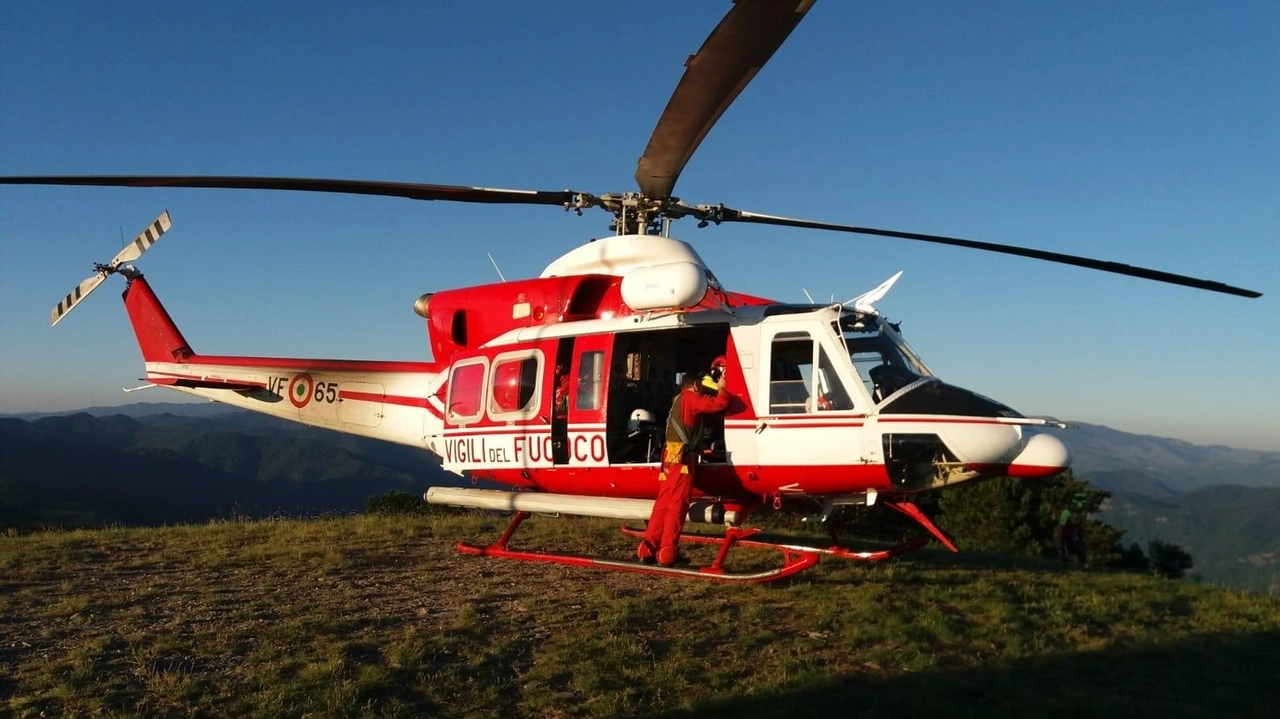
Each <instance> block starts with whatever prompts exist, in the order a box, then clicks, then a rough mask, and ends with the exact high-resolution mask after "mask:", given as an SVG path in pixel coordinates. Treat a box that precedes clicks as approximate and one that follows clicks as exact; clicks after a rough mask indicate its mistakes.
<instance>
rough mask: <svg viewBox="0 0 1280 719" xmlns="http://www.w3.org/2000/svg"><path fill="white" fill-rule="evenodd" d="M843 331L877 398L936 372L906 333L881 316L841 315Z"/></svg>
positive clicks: (862, 375) (860, 372)
mask: <svg viewBox="0 0 1280 719" xmlns="http://www.w3.org/2000/svg"><path fill="white" fill-rule="evenodd" d="M840 335H841V337H842V338H843V339H844V344H845V347H846V348H847V349H848V350H849V359H850V360H852V361H853V366H854V368H855V369H857V370H858V376H859V377H860V378H861V379H862V383H863V384H864V385H866V387H867V393H868V394H869V395H871V397H872V399H874V400H875V401H876V402H880V401H882V400H884V398H886V397H888V396H889V395H891V394H893V393H894V392H896V391H898V390H899V389H902V388H903V387H905V386H907V385H909V384H911V383H912V382H915V381H916V380H919V379H921V378H924V377H933V376H934V375H933V372H931V371H929V368H928V367H926V366H925V364H924V362H922V361H920V358H919V357H917V356H916V354H915V352H913V351H912V350H911V348H910V347H908V346H907V343H906V341H904V340H903V339H902V335H900V334H898V332H897V330H896V329H894V327H893V326H892V325H890V324H889V323H887V322H884V321H883V320H882V319H881V318H879V317H867V316H865V315H854V314H850V315H845V316H843V317H841V318H840Z"/></svg>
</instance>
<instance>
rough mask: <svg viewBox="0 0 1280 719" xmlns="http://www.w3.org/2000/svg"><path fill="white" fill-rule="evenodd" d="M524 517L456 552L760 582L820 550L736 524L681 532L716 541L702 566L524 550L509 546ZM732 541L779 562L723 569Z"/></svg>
mask: <svg viewBox="0 0 1280 719" xmlns="http://www.w3.org/2000/svg"><path fill="white" fill-rule="evenodd" d="M528 518H529V513H528V512H516V514H515V516H513V517H512V518H511V524H509V525H507V529H506V530H505V531H504V532H503V533H502V536H501V537H499V538H498V540H497V541H496V542H494V543H493V544H489V545H487V546H477V545H474V544H467V543H466V542H459V543H458V552H460V553H462V554H471V555H475V556H480V557H497V558H500V559H519V560H523V561H526V562H548V563H551V564H563V565H567V566H574V567H589V568H592V569H607V570H610V571H615V572H631V573H634V574H649V575H654V576H663V577H674V578H679V579H700V580H704V581H711V582H720V583H724V584H761V583H764V582H772V581H776V580H778V579H782V578H784V577H789V576H791V575H793V574H796V573H798V572H802V571H804V570H806V569H808V568H810V567H812V566H813V565H815V564H817V563H818V558H819V554H820V553H821V550H811V549H807V548H796V547H784V546H780V545H775V544H770V543H768V542H755V541H751V540H744V539H742V538H743V537H747V536H750V535H752V534H755V533H756V532H758V531H760V530H758V529H739V528H736V527H729V528H728V529H726V530H725V536H723V537H707V536H703V535H685V536H687V537H689V541H691V542H695V543H698V544H716V545H719V546H720V551H719V552H718V553H717V554H716V559H715V561H714V562H712V563H711V564H710V565H709V566H706V567H690V568H685V567H662V566H658V565H651V564H640V563H639V562H625V561H618V560H614V559H601V558H597V557H587V556H582V555H574V554H553V553H549V552H528V551H521V550H516V549H511V548H510V541H511V537H512V535H514V534H515V532H516V530H517V529H518V528H519V527H520V525H521V523H523V522H524V520H526V519H528ZM630 531H635V530H629V528H627V527H624V528H623V532H624V533H628V532H630ZM683 538H684V537H683V536H682V540H683ZM735 545H741V546H744V547H749V548H753V549H772V550H775V551H778V552H781V553H782V558H783V561H782V566H781V567H779V568H777V569H770V570H765V571H762V572H750V573H734V572H729V571H726V570H725V569H724V559H725V556H726V555H728V553H729V549H731V548H732V547H733V546H735Z"/></svg>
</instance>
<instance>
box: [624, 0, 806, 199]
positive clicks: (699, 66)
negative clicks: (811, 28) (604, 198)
mask: <svg viewBox="0 0 1280 719" xmlns="http://www.w3.org/2000/svg"><path fill="white" fill-rule="evenodd" d="M813 3H814V0H736V3H735V4H734V6H733V8H732V9H730V10H729V13H728V14H727V15H725V16H724V19H723V20H721V21H720V24H719V25H716V28H715V29H714V30H712V31H711V34H710V35H708V36H707V39H706V41H705V42H703V43H702V47H701V48H700V49H699V50H698V52H697V53H696V54H694V55H693V56H691V57H690V58H689V60H688V61H687V62H686V63H685V68H686V70H685V71H684V76H683V77H681V78H680V83H679V84H678V85H676V89H675V92H674V93H673V94H672V95H671V100H670V101H668V102H667V109H665V110H663V112H662V116H661V117H660V118H659V119H658V125H657V127H655V128H654V130H653V136H652V137H650V138H649V144H648V146H647V147H645V148H644V155H642V156H641V157H640V162H639V163H638V165H637V166H636V182H637V183H638V184H639V185H640V192H642V193H643V194H645V195H647V196H649V197H652V198H655V199H664V198H667V197H670V196H671V191H672V189H674V188H675V185H676V179H677V178H678V177H680V171H681V170H683V169H684V166H685V164H686V163H687V162H689V158H690V157H691V156H693V152H694V150H696V149H698V145H699V144H701V143H702V138H704V137H706V136H707V132H709V131H710V130H711V128H712V126H714V125H715V124H716V120H719V119H720V116H721V115H723V114H724V111H725V110H727V109H728V108H729V105H730V104H732V103H733V100H734V98H736V97H737V96H738V93H740V92H742V89H743V88H745V87H746V86H747V83H749V82H751V78H753V77H755V76H756V73H757V72H759V71H760V68H761V67H763V66H764V64H765V63H766V62H768V61H769V58H770V57H772V56H773V53H774V51H775V50H777V49H778V47H779V46H780V45H782V42H783V41H784V40H786V39H787V36H788V35H790V34H791V31H792V30H793V29H794V28H795V26H796V25H797V24H798V23H799V22H800V20H801V18H803V17H804V14H805V13H806V12H808V11H809V7H810V6H812V5H813Z"/></svg>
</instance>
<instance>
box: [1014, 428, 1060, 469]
mask: <svg viewBox="0 0 1280 719" xmlns="http://www.w3.org/2000/svg"><path fill="white" fill-rule="evenodd" d="M1070 466H1071V451H1070V450H1069V449H1067V445H1065V444H1063V443H1062V440H1060V439H1058V438H1057V437H1054V436H1053V435H1051V434H1044V433H1037V434H1033V435H1031V437H1030V439H1028V440H1027V444H1026V446H1025V447H1023V448H1022V451H1021V452H1019V453H1018V456H1017V457H1014V458H1013V461H1012V462H1010V463H1009V471H1008V475H1009V476H1010V477H1018V478H1021V479H1038V478H1040V477H1052V476H1053V475H1055V474H1057V473H1059V472H1061V471H1062V470H1064V469H1066V468H1067V467H1070Z"/></svg>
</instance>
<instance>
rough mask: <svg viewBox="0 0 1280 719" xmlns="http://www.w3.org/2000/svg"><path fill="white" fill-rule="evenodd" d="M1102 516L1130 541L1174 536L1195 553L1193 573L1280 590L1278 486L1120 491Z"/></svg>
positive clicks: (1226, 582)
mask: <svg viewBox="0 0 1280 719" xmlns="http://www.w3.org/2000/svg"><path fill="white" fill-rule="evenodd" d="M1102 518H1103V520H1104V521H1106V522H1108V523H1110V524H1112V525H1114V526H1117V527H1121V528H1124V529H1126V530H1128V534H1127V535H1126V536H1125V541H1126V542H1131V541H1136V542H1139V543H1140V544H1142V545H1143V546H1145V544H1146V542H1147V541H1149V540H1152V539H1160V540H1163V541H1167V542H1173V543H1174V544H1177V545H1179V546H1181V547H1183V548H1184V549H1186V550H1187V551H1188V552H1190V553H1191V556H1192V558H1193V559H1194V561H1195V568H1194V569H1193V570H1192V571H1193V573H1195V574H1198V575H1199V576H1201V577H1202V578H1204V579H1207V580H1209V581H1212V582H1216V583H1219V584H1224V585H1229V586H1234V587H1242V588H1247V589H1253V590H1259V591H1268V592H1271V593H1275V594H1280V488H1275V487H1240V486H1231V485H1226V486H1218V487H1204V488H1201V489H1197V490H1194V491H1192V492H1187V493H1185V494H1178V495H1169V496H1164V497H1152V496H1148V495H1141V494H1129V493H1124V492H1118V493H1115V494H1113V495H1112V497H1111V499H1110V500H1108V501H1107V504H1106V507H1105V511H1104V512H1103V515H1102Z"/></svg>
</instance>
